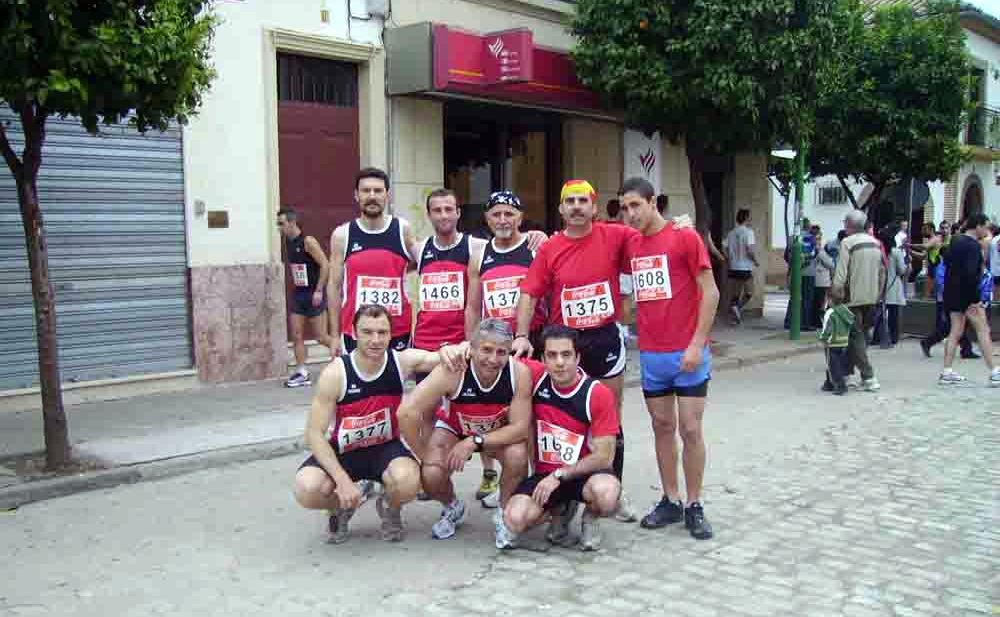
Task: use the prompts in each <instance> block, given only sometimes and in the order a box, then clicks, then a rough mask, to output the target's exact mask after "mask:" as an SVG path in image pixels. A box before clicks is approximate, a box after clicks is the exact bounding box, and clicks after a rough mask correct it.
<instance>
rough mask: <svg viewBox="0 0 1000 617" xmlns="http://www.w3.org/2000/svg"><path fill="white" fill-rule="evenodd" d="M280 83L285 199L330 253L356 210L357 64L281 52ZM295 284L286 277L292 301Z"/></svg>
mask: <svg viewBox="0 0 1000 617" xmlns="http://www.w3.org/2000/svg"><path fill="white" fill-rule="evenodd" d="M277 88H278V185H279V193H280V200H281V201H280V204H281V207H283V208H284V207H291V208H293V209H294V210H295V211H296V212H297V213H298V214H299V222H300V225H301V227H302V231H303V233H305V234H307V235H310V236H313V237H314V238H316V240H317V241H319V243H320V245H321V246H322V247H323V251H324V252H326V253H327V254H329V252H330V235H331V234H332V233H333V230H334V229H336V228H337V226H338V225H340V224H341V223H344V222H346V221H349V220H350V219H351V218H352V217H353V216H354V212H355V206H354V174H355V173H356V172H357V170H358V167H359V166H360V164H361V154H360V139H359V126H358V66H357V65H356V64H352V63H350V62H337V61H334V60H324V59H320V58H309V57H305V56H294V55H290V54H283V53H279V54H278V83H277ZM282 253H284V241H282ZM286 259H287V256H286ZM293 289H294V287H293V285H292V283H291V281H290V280H287V279H286V283H285V291H286V296H287V300H288V303H287V306H291V305H292V304H291V294H292V291H293ZM288 335H289V340H291V328H289V333H288Z"/></svg>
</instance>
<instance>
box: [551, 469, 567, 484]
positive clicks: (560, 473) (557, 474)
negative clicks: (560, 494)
mask: <svg viewBox="0 0 1000 617" xmlns="http://www.w3.org/2000/svg"><path fill="white" fill-rule="evenodd" d="M552 476H553V477H554V478H555V479H556V480H559V481H560V482H562V481H563V478H565V477H566V469H565V468H564V467H560V468H559V469H556V470H555V471H554V472H552Z"/></svg>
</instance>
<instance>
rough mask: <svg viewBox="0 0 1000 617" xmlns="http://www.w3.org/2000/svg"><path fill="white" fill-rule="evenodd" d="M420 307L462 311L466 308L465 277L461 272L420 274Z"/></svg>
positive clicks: (429, 309)
mask: <svg viewBox="0 0 1000 617" xmlns="http://www.w3.org/2000/svg"><path fill="white" fill-rule="evenodd" d="M420 308H421V310H424V311H431V312H440V311H461V310H462V309H464V308H465V278H464V277H463V276H462V273H461V272H428V273H425V274H421V275H420Z"/></svg>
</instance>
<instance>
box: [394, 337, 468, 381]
mask: <svg viewBox="0 0 1000 617" xmlns="http://www.w3.org/2000/svg"><path fill="white" fill-rule="evenodd" d="M468 355H469V343H468V342H462V343H459V344H458V345H445V346H444V347H442V348H441V349H439V350H437V351H425V350H423V349H406V350H403V351H400V352H399V356H398V357H399V364H400V366H399V370H400V371H402V373H403V374H404V375H407V376H409V375H412V374H413V373H430V372H431V371H433V370H434V369H435V368H437V366H438V365H443V366H444V368H446V369H448V370H451V371H457V370H459V369H461V370H464V369H465V361H466V359H467V358H468Z"/></svg>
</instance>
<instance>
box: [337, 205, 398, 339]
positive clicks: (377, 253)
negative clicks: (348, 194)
mask: <svg viewBox="0 0 1000 617" xmlns="http://www.w3.org/2000/svg"><path fill="white" fill-rule="evenodd" d="M409 263H410V253H409V251H407V250H406V241H405V240H404V239H403V225H402V223H400V221H399V219H398V218H396V217H390V218H389V221H388V222H387V223H386V225H385V227H384V228H382V229H381V230H380V231H366V230H365V229H364V228H362V227H361V226H360V225H359V224H358V221H357V220H353V221H351V223H350V225H348V227H347V238H346V244H345V247H344V285H343V290H342V293H343V302H342V305H341V306H342V308H341V311H340V331H341V332H342V333H344V334H347V335H348V336H351V337H353V336H354V327H353V326H352V320H353V318H354V311H356V310H357V308H358V307H359V306H361V305H363V304H380V305H382V306H384V307H385V308H386V310H388V311H389V316H390V317H391V318H392V336H393V337H397V336H403V335H405V334H409V332H410V325H411V319H412V315H411V308H410V299H409V297H407V295H406V280H405V279H406V266H407V264H409Z"/></svg>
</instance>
